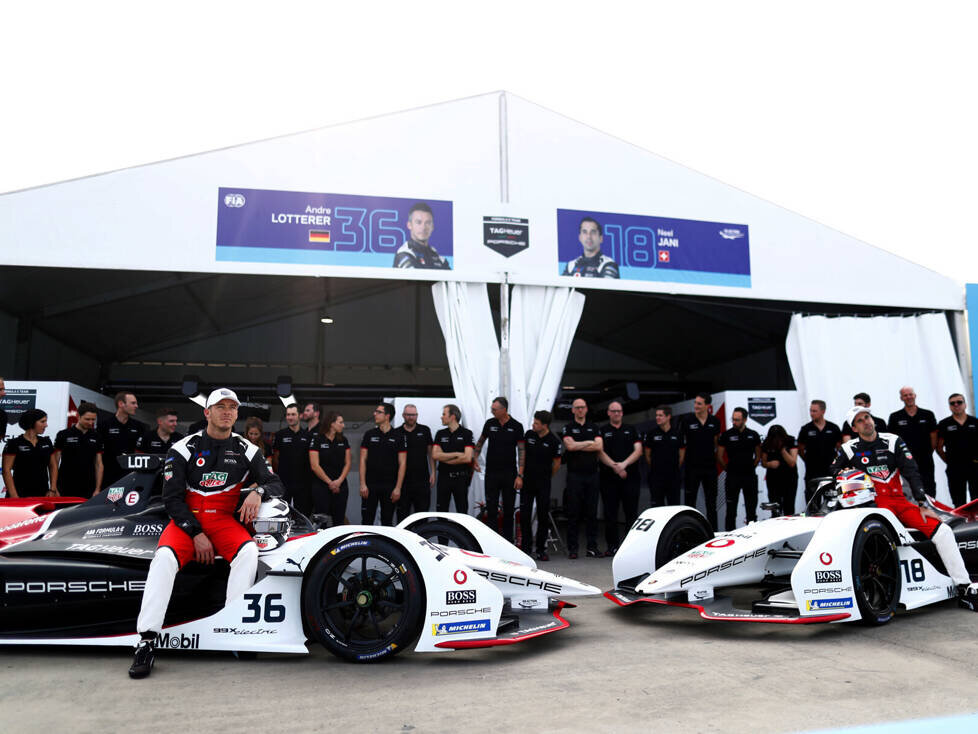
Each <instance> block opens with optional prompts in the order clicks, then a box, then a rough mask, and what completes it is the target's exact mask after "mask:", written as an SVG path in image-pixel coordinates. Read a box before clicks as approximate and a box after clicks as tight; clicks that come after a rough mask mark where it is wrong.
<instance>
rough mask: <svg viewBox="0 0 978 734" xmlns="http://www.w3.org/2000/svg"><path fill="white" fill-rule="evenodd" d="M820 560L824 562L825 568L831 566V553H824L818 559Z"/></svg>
mask: <svg viewBox="0 0 978 734" xmlns="http://www.w3.org/2000/svg"><path fill="white" fill-rule="evenodd" d="M818 560H820V561H821V562H822V565H823V566H828V565H830V564H831V563H832V554H831V553H822V554H821V555H820V556H819V557H818Z"/></svg>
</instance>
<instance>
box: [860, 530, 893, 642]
mask: <svg viewBox="0 0 978 734" xmlns="http://www.w3.org/2000/svg"><path fill="white" fill-rule="evenodd" d="M852 583H853V585H852V590H853V596H854V597H855V599H856V605H857V606H858V607H859V613H860V615H861V616H862V622H863V624H866V625H870V626H876V625H880V624H886V623H887V622H889V621H890V620H891V619H892V618H893V614H894V612H895V611H896V607H897V604H898V603H899V602H900V588H901V585H900V561H899V558H898V557H897V549H896V542H895V541H894V539H893V531H892V530H891V529H890V528H889V526H888V525H887V524H886V523H885V522H883V521H882V520H880V519H879V518H875V517H871V518H869V519H867V520H864V521H863V523H862V524H861V525H860V526H859V529H858V530H856V537H855V538H854V539H853V541H852Z"/></svg>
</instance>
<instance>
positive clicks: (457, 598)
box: [445, 589, 476, 604]
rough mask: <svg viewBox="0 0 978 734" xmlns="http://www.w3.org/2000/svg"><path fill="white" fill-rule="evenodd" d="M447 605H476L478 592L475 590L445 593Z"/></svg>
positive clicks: (457, 590)
mask: <svg viewBox="0 0 978 734" xmlns="http://www.w3.org/2000/svg"><path fill="white" fill-rule="evenodd" d="M445 603H446V604H475V603H476V590H475V589H456V590H452V591H446V592H445Z"/></svg>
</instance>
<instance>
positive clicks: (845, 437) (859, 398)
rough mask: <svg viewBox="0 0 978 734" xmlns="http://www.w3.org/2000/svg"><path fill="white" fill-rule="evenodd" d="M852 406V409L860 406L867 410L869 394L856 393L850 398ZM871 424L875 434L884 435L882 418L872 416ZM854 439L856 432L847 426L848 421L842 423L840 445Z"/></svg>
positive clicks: (884, 422) (884, 427)
mask: <svg viewBox="0 0 978 734" xmlns="http://www.w3.org/2000/svg"><path fill="white" fill-rule="evenodd" d="M852 404H853V406H854V407H855V406H862V407H864V408H869V407H870V406H871V402H870V399H869V393H866V392H857V393H856V394H855V395H853V396H852ZM870 415H872V414H870ZM873 423H874V424H876V432H877V433H886V421H885V420H883V419H882V418H880V417H878V416H875V415H874V416H873ZM855 437H856V432H855V431H854V430H853V429H852V426H850V425H849V421H846V422H844V423H843V424H842V443H845V442H846V441H850V440H852V439H854V438H855Z"/></svg>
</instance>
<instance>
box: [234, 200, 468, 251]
mask: <svg viewBox="0 0 978 734" xmlns="http://www.w3.org/2000/svg"><path fill="white" fill-rule="evenodd" d="M453 257H454V247H453V222H452V202H450V201H440V200H436V199H401V198H393V197H379V196H353V195H349V194H321V193H308V192H299V191H271V190H265V189H242V188H224V187H222V188H219V189H218V201H217V260H219V261H237V262H267V263H287V264H300V265H337V266H354V267H368V268H394V267H397V268H402V269H407V268H410V269H426V270H451V269H452V262H453Z"/></svg>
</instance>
